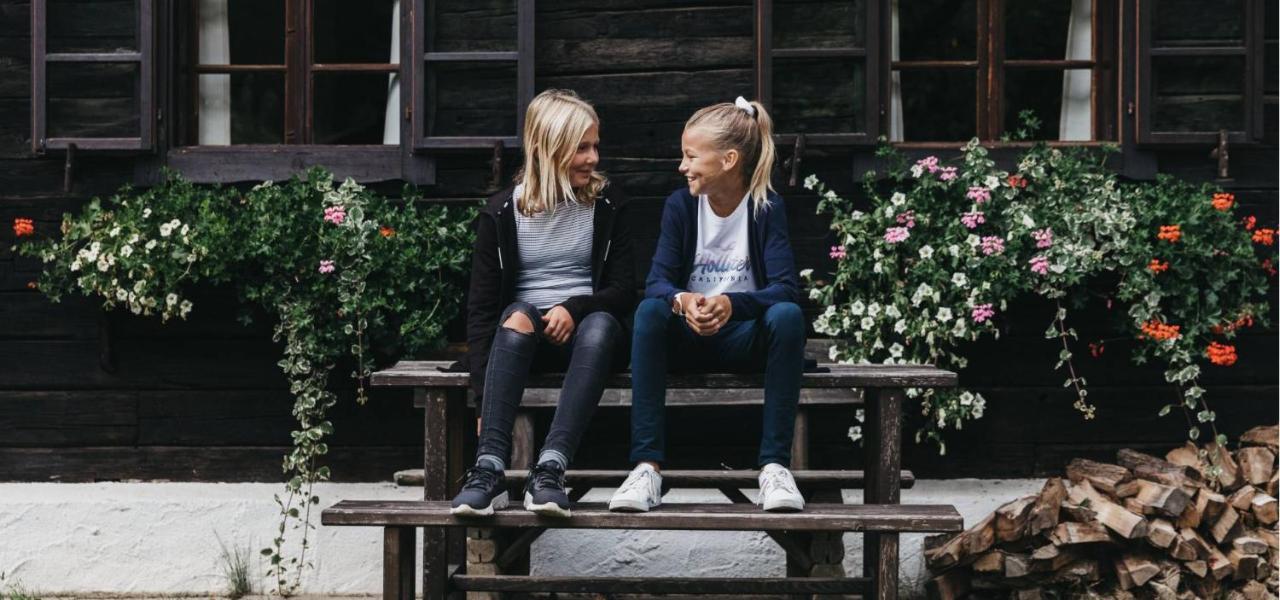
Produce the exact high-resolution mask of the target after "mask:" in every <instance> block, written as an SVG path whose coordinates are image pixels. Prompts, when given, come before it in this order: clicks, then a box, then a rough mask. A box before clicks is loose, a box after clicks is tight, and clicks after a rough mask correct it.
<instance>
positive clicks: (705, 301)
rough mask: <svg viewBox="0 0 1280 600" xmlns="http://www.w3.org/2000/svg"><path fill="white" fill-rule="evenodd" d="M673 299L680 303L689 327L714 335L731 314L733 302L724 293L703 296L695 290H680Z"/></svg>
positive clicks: (701, 333) (699, 333)
mask: <svg viewBox="0 0 1280 600" xmlns="http://www.w3.org/2000/svg"><path fill="white" fill-rule="evenodd" d="M675 301H676V302H677V303H679V304H680V308H681V310H682V311H683V312H684V321H685V323H688V324H689V329H692V330H693V332H694V333H696V334H698V335H702V336H708V335H715V334H716V333H717V332H719V331H720V328H721V327H724V324H725V323H728V322H729V317H730V316H731V315H733V303H731V302H729V297H728V296H726V295H724V294H717V295H715V296H703V295H702V294H699V293H697V292H681V293H679V294H677V295H676V300H675Z"/></svg>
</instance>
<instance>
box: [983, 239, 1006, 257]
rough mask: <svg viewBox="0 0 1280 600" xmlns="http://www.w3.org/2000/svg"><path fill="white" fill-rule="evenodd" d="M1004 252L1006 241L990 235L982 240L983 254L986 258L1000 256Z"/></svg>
mask: <svg viewBox="0 0 1280 600" xmlns="http://www.w3.org/2000/svg"><path fill="white" fill-rule="evenodd" d="M1001 252H1004V240H1002V239H1000V238H999V237H997V236H994V235H988V236H985V237H983V238H982V253H983V254H984V255H986V256H991V255H992V254H1000V253H1001Z"/></svg>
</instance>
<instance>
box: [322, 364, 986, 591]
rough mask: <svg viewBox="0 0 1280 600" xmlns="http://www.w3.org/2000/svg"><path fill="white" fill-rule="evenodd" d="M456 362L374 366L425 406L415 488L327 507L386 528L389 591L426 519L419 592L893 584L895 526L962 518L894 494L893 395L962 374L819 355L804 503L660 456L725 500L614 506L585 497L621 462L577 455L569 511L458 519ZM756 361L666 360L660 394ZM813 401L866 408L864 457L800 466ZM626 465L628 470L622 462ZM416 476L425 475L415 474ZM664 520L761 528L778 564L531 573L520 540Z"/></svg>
mask: <svg viewBox="0 0 1280 600" xmlns="http://www.w3.org/2000/svg"><path fill="white" fill-rule="evenodd" d="M448 364H449V363H447V362H438V361H401V362H400V363H397V364H396V365H394V366H393V367H391V368H389V369H386V370H383V371H378V372H376V373H374V375H373V378H372V384H373V385H374V386H380V387H400V388H411V389H412V390H413V397H414V403H415V405H416V406H419V407H421V408H423V409H424V411H423V412H424V415H423V419H424V421H423V432H424V444H423V445H424V448H423V469H422V471H421V474H420V475H418V474H417V473H414V474H410V475H408V476H407V477H408V478H410V479H414V480H416V481H420V482H421V484H422V486H423V492H424V493H423V496H424V499H423V501H361V500H343V501H341V502H339V503H338V504H336V505H334V506H332V507H330V508H328V509H326V510H325V511H324V512H323V514H322V517H321V522H322V523H323V524H324V525H328V526H378V527H382V528H383V531H384V556H383V561H384V564H383V569H384V571H383V582H384V584H383V597H384V598H387V599H396V600H412V598H413V597H414V592H415V589H414V587H415V586H414V564H415V559H416V557H415V551H414V546H415V541H416V535H417V533H416V530H417V528H423V530H424V531H423V552H422V554H423V556H422V559H423V564H422V573H423V586H424V588H425V589H424V590H423V593H424V597H425V598H429V599H434V598H446V597H452V596H455V595H460V594H462V593H466V594H467V595H469V596H472V597H475V598H485V597H494V595H496V594H499V593H503V592H516V593H531V592H544V593H546V592H559V593H579V592H583V593H585V592H594V593H642V594H753V595H760V594H770V595H773V594H792V595H812V594H848V593H861V594H862V595H863V597H867V598H896V597H897V584H898V535H899V534H900V533H904V532H944V531H960V530H961V529H962V528H963V520H962V519H961V517H960V515H959V513H958V512H957V511H956V510H955V508H954V507H952V506H949V505H919V506H911V505H902V504H899V497H900V490H901V489H902V488H903V487H910V486H911V485H912V484H913V483H914V477H913V476H912V474H911V473H910V472H909V471H903V470H902V467H901V433H902V426H901V420H902V403H903V397H904V390H905V388H908V387H915V388H928V387H952V386H955V385H956V381H957V379H956V374H955V373H952V372H949V371H945V370H942V369H938V368H935V367H932V366H927V365H921V366H913V365H838V364H830V365H825V364H824V365H820V367H822V368H820V369H819V372H808V373H805V374H804V376H803V378H802V381H801V397H800V408H799V411H798V412H797V418H796V436H795V442H794V446H793V450H792V470H793V472H794V473H795V477H796V482H797V485H798V486H799V487H800V488H801V491H802V493H804V495H805V497H806V499H807V500H808V502H809V503H808V505H807V506H806V508H805V510H804V512H800V513H766V512H763V511H761V510H760V509H759V507H757V506H754V505H753V504H752V503H751V501H750V499H749V498H748V497H747V496H746V495H745V494H744V493H743V492H742V491H741V488H754V487H756V479H755V471H734V470H726V471H710V470H703V471H697V470H669V471H664V473H663V479H664V487H669V488H683V487H693V488H710V489H717V490H719V491H721V492H722V493H723V494H725V495H726V496H727V497H728V498H729V499H730V500H731V501H732V503H731V504H664V505H662V506H660V507H658V508H656V509H654V510H653V511H651V512H648V513H610V512H608V510H607V508H606V507H605V506H604V505H599V504H591V503H582V502H580V500H581V498H582V497H583V496H584V495H585V494H586V492H587V491H588V490H589V489H590V488H592V487H607V486H610V487H611V486H616V485H618V484H619V483H621V481H622V480H623V479H624V478H625V477H626V474H627V472H628V470H627V469H620V470H616V471H615V470H570V471H569V472H568V481H569V485H570V486H571V490H570V500H572V501H573V502H575V504H574V506H573V516H571V517H569V518H567V519H552V518H544V517H539V516H537V515H534V514H532V513H528V512H526V511H524V510H522V509H521V508H518V507H517V508H512V509H508V510H505V511H499V512H498V513H497V514H495V515H494V516H493V517H489V518H483V519H475V518H459V517H456V516H454V515H452V514H450V511H449V508H450V504H449V500H450V498H452V496H453V494H454V493H456V492H457V487H458V485H459V484H460V479H461V477H462V474H463V473H464V472H465V471H466V468H467V467H468V466H470V463H471V460H472V458H473V457H471V456H468V455H467V454H466V452H465V449H466V445H467V440H468V437H474V435H475V433H474V432H475V420H474V415H473V411H471V410H469V409H468V403H469V394H468V385H469V376H468V374H466V373H456V372H447V371H444V370H443V369H444V367H446V366H447V365H448ZM562 377H563V376H562V375H561V374H541V375H534V376H532V377H530V380H529V383H528V386H527V391H526V393H525V396H524V398H523V401H522V403H521V410H520V413H519V415H518V417H517V420H516V427H515V430H514V431H513V456H512V461H511V464H514V465H523V464H528V461H529V459H530V458H532V457H533V451H534V444H535V439H534V437H533V420H532V418H531V412H532V411H535V410H540V409H547V408H551V407H554V406H555V402H556V398H557V397H558V389H559V388H560V385H561V381H562ZM763 384H764V377H763V375H762V374H739V373H705V374H671V375H670V376H669V378H668V392H667V406H670V407H684V406H697V407H707V406H741V405H752V404H762V403H763V395H762V393H761V392H760V389H761V388H763ZM606 386H607V388H608V389H607V390H606V392H605V395H604V397H603V398H602V399H601V403H600V406H601V407H625V406H630V403H631V376H630V373H625V372H624V373H617V374H614V375H612V376H611V377H610V378H609V380H608V382H607V384H606ZM815 406H846V407H850V408H851V410H850V416H852V412H853V411H852V408H853V407H861V408H863V409H864V411H865V421H864V424H863V431H864V440H865V445H866V450H867V452H866V460H865V464H864V468H863V470H847V471H842V470H809V469H808V467H809V464H810V461H809V434H808V422H809V412H810V409H811V408H812V407H815ZM626 467H627V468H628V469H629V467H630V465H629V464H627V465H626ZM525 476H526V473H525V472H524V471H517V470H511V471H508V472H507V473H506V482H507V484H508V485H509V486H513V487H512V488H511V489H517V490H518V489H520V488H519V487H514V486H519V485H523V480H524V477H525ZM417 477H420V479H416V478H417ZM859 487H861V488H863V489H864V495H863V498H864V503H863V504H860V505H848V504H844V503H843V501H842V499H841V496H840V490H842V489H852V488H859ZM552 528H554V529H668V530H672V529H674V530H729V531H763V532H765V533H766V534H767V535H769V537H770V538H772V539H773V540H774V541H775V542H777V543H778V545H779V546H780V547H781V548H782V549H783V550H784V551H785V553H786V556H787V577H786V578H759V577H752V578H723V577H717V578H706V577H699V578H691V577H661V578H657V577H646V578H637V577H530V576H528V564H529V547H530V545H531V544H532V543H533V541H534V540H536V539H537V538H538V536H539V535H541V534H542V532H543V531H545V530H547V529H552ZM844 532H861V533H863V535H864V536H865V538H864V544H863V552H864V555H863V558H864V560H863V565H864V573H863V574H862V575H861V576H860V577H846V576H845V574H844V572H843V568H842V567H841V563H842V561H843V558H844V545H843V541H842V535H843V533H844Z"/></svg>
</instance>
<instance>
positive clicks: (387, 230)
mask: <svg viewBox="0 0 1280 600" xmlns="http://www.w3.org/2000/svg"><path fill="white" fill-rule="evenodd" d="M378 233H379V234H381V235H382V237H384V238H390V237H395V236H396V230H395V229H393V228H392V227H391V226H390V225H383V226H382V227H379V228H378Z"/></svg>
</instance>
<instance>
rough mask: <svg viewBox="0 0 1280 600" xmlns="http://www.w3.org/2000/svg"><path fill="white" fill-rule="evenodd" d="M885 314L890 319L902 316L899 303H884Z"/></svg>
mask: <svg viewBox="0 0 1280 600" xmlns="http://www.w3.org/2000/svg"><path fill="white" fill-rule="evenodd" d="M884 316H886V317H889V318H890V319H897V318H899V317H901V316H902V311H899V310H898V307H897V305H894V304H886V305H884Z"/></svg>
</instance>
